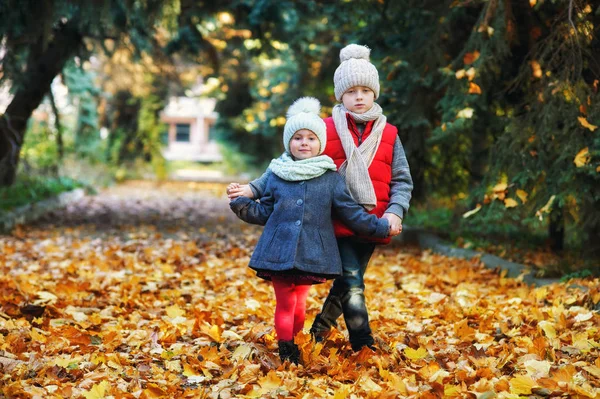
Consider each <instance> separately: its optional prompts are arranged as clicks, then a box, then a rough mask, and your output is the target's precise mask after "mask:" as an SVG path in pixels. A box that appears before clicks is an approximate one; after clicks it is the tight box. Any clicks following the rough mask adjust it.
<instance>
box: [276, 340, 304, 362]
mask: <svg viewBox="0 0 600 399" xmlns="http://www.w3.org/2000/svg"><path fill="white" fill-rule="evenodd" d="M279 358H280V359H281V361H282V362H285V361H286V360H289V361H290V362H291V363H294V364H298V363H299V362H300V349H298V345H296V344H295V343H294V341H279Z"/></svg>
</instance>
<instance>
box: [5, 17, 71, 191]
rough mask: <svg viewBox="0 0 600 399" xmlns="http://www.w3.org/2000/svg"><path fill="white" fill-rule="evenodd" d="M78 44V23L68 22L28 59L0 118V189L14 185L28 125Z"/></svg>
mask: <svg viewBox="0 0 600 399" xmlns="http://www.w3.org/2000/svg"><path fill="white" fill-rule="evenodd" d="M81 44H82V37H81V34H80V33H79V31H78V30H77V21H75V20H71V21H69V22H67V23H66V24H64V25H61V26H60V27H59V28H58V29H57V30H56V32H55V34H54V38H53V40H52V41H51V42H49V43H48V45H47V46H46V48H45V50H43V51H42V52H41V54H40V56H39V57H35V58H34V57H31V58H30V62H29V63H28V65H27V69H26V71H25V73H24V74H25V76H24V78H23V79H22V80H21V82H22V84H21V85H20V87H19V89H18V90H17V91H16V92H15V95H14V97H13V100H12V101H11V103H10V105H9V106H8V108H7V109H6V112H5V113H4V115H2V116H1V117H0V186H10V185H12V184H13V183H14V181H15V177H16V172H17V167H18V164H19V155H20V152H21V146H22V145H23V140H24V136H25V130H26V128H27V121H28V120H29V117H30V116H31V114H32V113H33V111H34V110H35V109H36V108H37V107H38V106H39V105H40V103H41V102H42V100H43V98H44V96H45V95H46V94H47V93H48V91H49V90H50V84H51V83H52V80H53V79H54V77H55V76H56V75H57V74H58V73H59V72H60V71H61V70H62V69H63V67H64V65H65V63H66V62H67V60H68V59H70V58H71V57H72V56H73V55H74V54H75V53H76V51H77V50H78V48H79V47H80V45H81ZM6 56H7V57H8V56H10V54H7V55H6Z"/></svg>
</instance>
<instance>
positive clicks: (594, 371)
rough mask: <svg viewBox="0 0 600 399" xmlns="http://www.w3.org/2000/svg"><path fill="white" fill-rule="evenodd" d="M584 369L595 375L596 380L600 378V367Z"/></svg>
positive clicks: (586, 367)
mask: <svg viewBox="0 0 600 399" xmlns="http://www.w3.org/2000/svg"><path fill="white" fill-rule="evenodd" d="M583 369H584V370H585V371H587V372H588V373H590V374H591V375H593V376H594V377H596V378H600V367H598V366H584V367H583Z"/></svg>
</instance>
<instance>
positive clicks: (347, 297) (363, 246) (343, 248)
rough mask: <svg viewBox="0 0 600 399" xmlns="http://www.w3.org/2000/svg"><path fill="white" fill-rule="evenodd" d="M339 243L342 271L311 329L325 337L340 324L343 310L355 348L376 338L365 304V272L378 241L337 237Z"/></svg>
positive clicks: (369, 343) (318, 335)
mask: <svg viewBox="0 0 600 399" xmlns="http://www.w3.org/2000/svg"><path fill="white" fill-rule="evenodd" d="M337 244H338V248H339V250H340V257H341V258H342V268H343V275H342V276H340V277H338V278H336V279H335V280H334V282H333V285H332V287H331V290H330V291H329V295H328V296H327V299H325V303H324V304H323V308H322V309H321V313H319V314H318V315H317V317H316V318H315V321H314V323H313V325H312V327H311V329H310V331H311V333H312V334H313V335H315V336H316V337H322V336H323V335H325V334H326V333H327V331H329V329H330V328H331V327H335V326H337V319H338V317H340V315H342V314H343V315H344V321H345V322H346V327H347V328H348V333H349V336H350V344H351V345H352V349H353V350H355V351H356V350H360V348H362V347H363V346H365V345H369V346H370V345H372V344H373V342H374V340H373V335H372V334H371V327H370V326H369V313H368V312H367V306H366V304H365V293H364V291H365V282H364V275H365V271H366V269H367V265H368V264H369V260H370V259H371V256H372V255H373V251H374V250H375V244H373V243H369V242H362V241H359V240H357V239H355V238H353V237H343V238H338V240H337Z"/></svg>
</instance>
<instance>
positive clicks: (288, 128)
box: [283, 97, 327, 155]
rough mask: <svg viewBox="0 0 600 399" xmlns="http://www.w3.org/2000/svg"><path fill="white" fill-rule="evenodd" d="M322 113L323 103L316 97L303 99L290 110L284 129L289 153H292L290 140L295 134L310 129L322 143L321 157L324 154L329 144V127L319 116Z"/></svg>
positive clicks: (284, 137) (284, 140) (284, 143)
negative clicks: (326, 145)
mask: <svg viewBox="0 0 600 399" xmlns="http://www.w3.org/2000/svg"><path fill="white" fill-rule="evenodd" d="M320 112H321V103H319V100H317V99H316V98H314V97H302V98H299V99H297V100H296V101H294V103H293V104H292V105H291V106H290V108H289V109H288V112H287V121H286V122H285V127H284V128H283V145H284V147H285V150H286V151H287V152H290V140H291V139H292V136H293V135H294V133H296V132H297V131H298V130H301V129H308V130H310V131H311V132H313V133H314V134H315V135H316V136H317V138H318V139H319V142H320V143H321V147H320V148H319V155H321V154H322V153H323V151H324V150H325V144H327V127H326V126H325V122H324V121H323V119H321V117H320V116H319V113H320Z"/></svg>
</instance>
